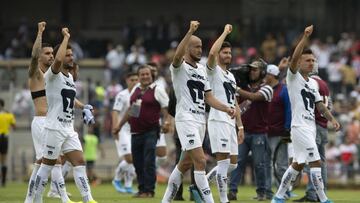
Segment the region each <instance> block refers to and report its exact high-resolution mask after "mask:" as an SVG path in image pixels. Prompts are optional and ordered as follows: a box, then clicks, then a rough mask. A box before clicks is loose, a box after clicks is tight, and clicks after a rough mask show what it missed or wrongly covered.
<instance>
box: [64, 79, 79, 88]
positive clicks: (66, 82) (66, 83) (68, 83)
mask: <svg viewBox="0 0 360 203" xmlns="http://www.w3.org/2000/svg"><path fill="white" fill-rule="evenodd" d="M64 84H65V85H66V86H68V87H72V88H76V87H75V84H72V83H70V82H69V81H65V83H64Z"/></svg>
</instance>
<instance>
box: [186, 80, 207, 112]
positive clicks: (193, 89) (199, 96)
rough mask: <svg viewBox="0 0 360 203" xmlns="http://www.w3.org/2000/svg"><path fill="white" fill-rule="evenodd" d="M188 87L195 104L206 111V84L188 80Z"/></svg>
mask: <svg viewBox="0 0 360 203" xmlns="http://www.w3.org/2000/svg"><path fill="white" fill-rule="evenodd" d="M187 86H188V88H189V90H190V95H191V98H192V100H193V102H194V103H195V104H198V107H199V108H200V109H205V102H204V83H202V82H200V81H194V80H188V81H187Z"/></svg>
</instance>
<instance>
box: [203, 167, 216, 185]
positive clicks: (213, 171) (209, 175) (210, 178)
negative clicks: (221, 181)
mask: <svg viewBox="0 0 360 203" xmlns="http://www.w3.org/2000/svg"><path fill="white" fill-rule="evenodd" d="M217 169H218V166H217V165H216V166H215V167H214V168H212V169H211V170H210V171H209V173H207V174H206V179H207V180H208V182H209V183H211V182H213V181H214V180H215V177H216V171H217Z"/></svg>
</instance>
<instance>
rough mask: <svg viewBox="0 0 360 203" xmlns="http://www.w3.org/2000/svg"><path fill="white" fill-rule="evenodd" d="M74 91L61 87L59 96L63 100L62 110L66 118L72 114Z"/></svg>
mask: <svg viewBox="0 0 360 203" xmlns="http://www.w3.org/2000/svg"><path fill="white" fill-rule="evenodd" d="M75 95H76V92H75V91H74V90H69V89H62V90H61V96H62V101H63V112H64V113H65V114H66V117H67V118H71V117H72V116H73V114H74V99H75Z"/></svg>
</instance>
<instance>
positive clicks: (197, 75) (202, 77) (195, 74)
mask: <svg viewBox="0 0 360 203" xmlns="http://www.w3.org/2000/svg"><path fill="white" fill-rule="evenodd" d="M191 77H193V78H195V79H199V80H206V78H205V76H202V75H199V74H197V73H194V74H192V75H191Z"/></svg>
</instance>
